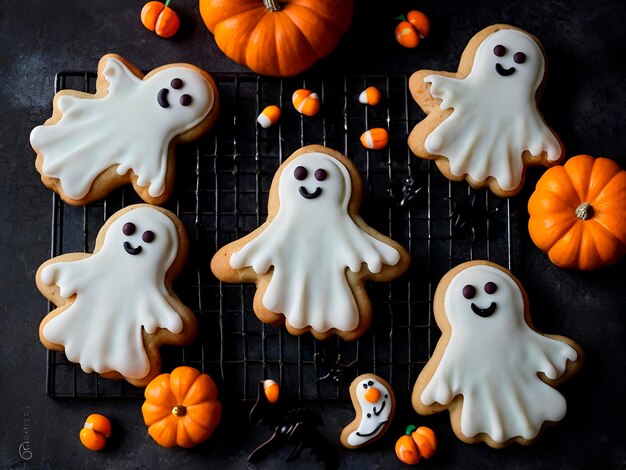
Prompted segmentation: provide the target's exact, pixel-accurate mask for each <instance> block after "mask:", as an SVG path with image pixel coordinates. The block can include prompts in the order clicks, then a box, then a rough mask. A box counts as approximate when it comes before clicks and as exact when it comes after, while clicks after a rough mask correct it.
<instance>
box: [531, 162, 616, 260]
mask: <svg viewBox="0 0 626 470" xmlns="http://www.w3.org/2000/svg"><path fill="white" fill-rule="evenodd" d="M528 212H529V213H530V219H529V221H528V230H529V232H530V237H531V238H532V240H533V242H534V243H535V245H537V246H538V247H539V248H540V249H541V250H543V251H544V252H546V253H547V254H548V256H549V258H550V261H552V262H553V263H554V264H556V265H557V266H560V267H563V268H573V269H581V270H591V269H597V268H599V267H601V266H604V265H607V264H612V263H615V262H617V261H618V260H619V259H620V258H621V257H622V256H623V255H624V253H625V252H626V171H624V170H622V168H621V167H620V166H619V165H618V164H617V163H615V162H614V161H613V160H609V159H608V158H593V157H590V156H589V155H579V156H576V157H572V158H571V159H569V160H568V161H567V163H565V165H562V166H555V167H552V168H550V169H549V170H548V171H546V172H545V173H544V174H543V176H542V177H541V178H540V179H539V182H538V183H537V187H536V189H535V192H534V193H533V194H532V196H531V197H530V199H529V201H528Z"/></svg>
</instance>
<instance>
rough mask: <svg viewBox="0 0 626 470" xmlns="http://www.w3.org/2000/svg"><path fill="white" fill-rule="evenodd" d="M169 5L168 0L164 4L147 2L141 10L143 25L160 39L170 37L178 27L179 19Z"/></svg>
mask: <svg viewBox="0 0 626 470" xmlns="http://www.w3.org/2000/svg"><path fill="white" fill-rule="evenodd" d="M169 4H170V0H166V1H165V3H164V4H163V3H161V2H157V1H154V2H148V3H146V4H145V5H144V6H143V8H142V10H141V22H142V23H143V25H144V26H145V27H146V28H148V29H149V30H150V31H154V32H155V33H156V34H157V36H161V37H162V38H169V37H172V36H173V35H174V34H176V31H178V28H179V27H180V19H178V15H177V14H176V12H175V11H174V10H172V9H171V8H170V7H169Z"/></svg>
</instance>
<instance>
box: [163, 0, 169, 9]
mask: <svg viewBox="0 0 626 470" xmlns="http://www.w3.org/2000/svg"><path fill="white" fill-rule="evenodd" d="M170 2H171V0H165V5H163V6H164V7H165V8H167V7H169V6H170Z"/></svg>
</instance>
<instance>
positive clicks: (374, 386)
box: [340, 374, 396, 449]
mask: <svg viewBox="0 0 626 470" xmlns="http://www.w3.org/2000/svg"><path fill="white" fill-rule="evenodd" d="M350 396H351V398H352V404H353V405H354V410H355V411H356V418H355V419H354V421H352V422H351V423H350V424H348V425H347V426H346V427H345V428H344V429H343V431H341V438H340V440H341V443H342V444H343V446H344V447H347V448H348V449H358V448H359V447H363V446H365V445H368V444H371V443H372V442H374V441H376V440H377V439H380V438H381V437H382V436H383V435H384V434H385V432H387V429H388V428H389V426H390V425H391V420H392V419H393V414H394V411H395V407H396V398H395V395H394V394H393V390H392V389H391V386H390V385H389V384H388V383H387V381H385V380H383V379H381V378H380V377H378V376H377V375H374V374H364V375H360V376H359V377H357V378H356V379H354V381H353V382H352V384H351V385H350Z"/></svg>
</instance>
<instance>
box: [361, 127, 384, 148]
mask: <svg viewBox="0 0 626 470" xmlns="http://www.w3.org/2000/svg"><path fill="white" fill-rule="evenodd" d="M388 143H389V133H388V132H387V129H383V128H382V127H375V128H374V129H370V130H368V131H365V132H363V134H362V135H361V145H363V147H365V148H366V149H370V150H379V149H382V148H384V147H386V146H387V144H388Z"/></svg>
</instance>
